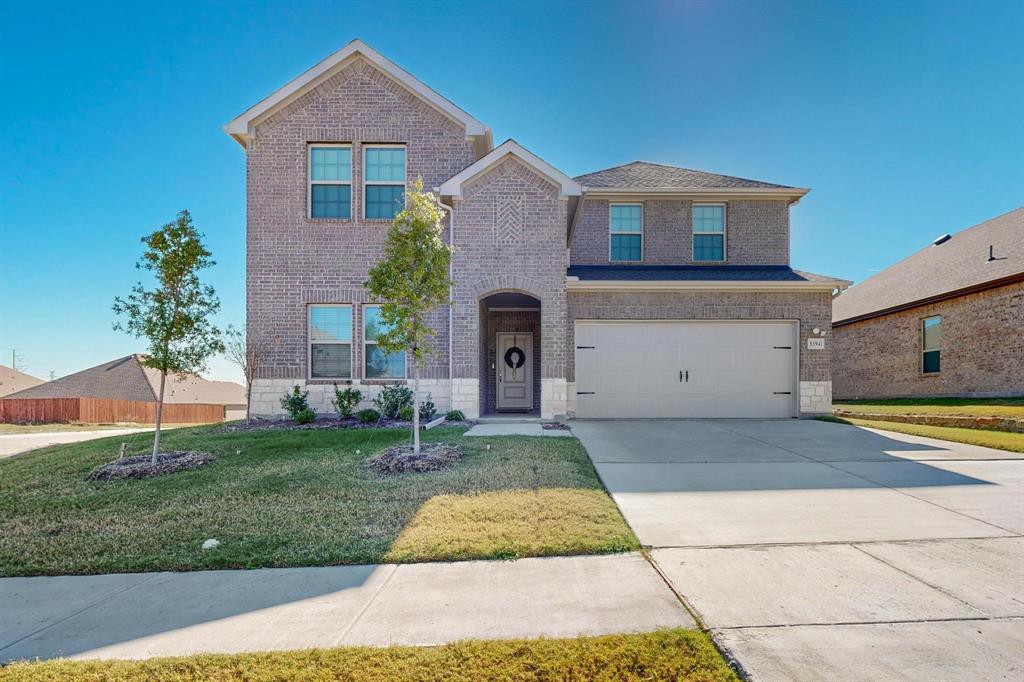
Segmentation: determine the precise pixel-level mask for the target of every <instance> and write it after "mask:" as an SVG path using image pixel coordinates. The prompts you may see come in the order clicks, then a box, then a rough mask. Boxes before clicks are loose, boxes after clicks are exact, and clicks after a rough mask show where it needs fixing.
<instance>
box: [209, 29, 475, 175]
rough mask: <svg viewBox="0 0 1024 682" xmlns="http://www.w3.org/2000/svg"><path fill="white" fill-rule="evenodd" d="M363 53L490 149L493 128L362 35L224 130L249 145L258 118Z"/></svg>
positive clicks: (273, 110) (252, 108)
mask: <svg viewBox="0 0 1024 682" xmlns="http://www.w3.org/2000/svg"><path fill="white" fill-rule="evenodd" d="M359 57H362V58H364V59H366V60H367V61H368V62H370V63H371V64H373V65H374V66H375V67H377V68H378V69H380V70H381V71H383V72H384V73H386V74H387V75H388V76H390V77H391V78H393V79H394V80H396V81H397V82H398V83H400V84H401V85H402V86H403V87H405V88H406V89H407V90H409V91H410V92H411V93H413V94H414V95H416V96H417V97H419V98H420V99H421V100H423V101H424V102H426V103H427V104H429V105H430V106H431V107H433V108H434V109H436V110H437V111H439V112H441V113H442V114H444V115H445V116H447V117H448V118H450V119H451V120H453V121H455V122H456V123H459V124H461V125H462V126H463V127H465V129H466V137H467V138H472V139H474V140H476V141H477V142H479V145H478V148H479V149H480V155H481V156H482V155H483V154H484V153H486V152H487V151H489V150H490V148H491V129H490V128H488V127H487V126H485V125H484V124H483V123H481V122H480V121H478V120H476V119H475V118H473V117H472V116H470V115H469V114H467V113H466V112H465V111H463V110H462V109H460V108H459V107H457V106H456V105H455V104H453V103H452V102H451V101H449V100H447V99H445V98H444V97H442V96H441V95H439V94H438V93H437V92H435V91H434V90H433V89H432V88H430V87H428V86H427V85H425V84H424V83H423V82H422V81H420V80H418V79H416V78H414V77H413V76H412V75H411V74H409V72H408V71H406V70H405V69H403V68H401V67H400V66H398V65H397V64H395V63H394V62H392V61H391V60H389V59H387V58H385V57H383V56H381V54H380V53H378V52H377V51H376V50H374V49H373V48H372V47H370V46H369V45H367V44H366V43H364V42H363V41H361V40H359V39H356V40H353V41H352V42H350V43H349V44H348V45H346V46H345V47H343V48H341V49H340V50H338V51H337V52H335V53H333V54H331V55H330V56H328V57H327V58H326V59H324V60H323V61H321V62H320V63H319V64H317V65H316V66H314V67H312V68H310V69H308V70H307V71H305V72H304V73H303V74H301V75H300V76H298V77H297V78H294V79H292V80H291V81H289V82H288V83H287V84H285V85H284V86H283V87H281V88H279V89H277V90H276V91H274V92H273V93H272V94H270V95H269V96H267V97H265V98H263V99H262V100H260V101H259V102H258V103H256V104H254V105H253V106H251V107H249V108H248V109H246V110H245V111H244V112H243V113H242V114H240V115H239V116H237V117H236V118H234V119H232V120H231V121H230V122H229V123H228V124H227V125H225V126H224V132H226V133H227V134H228V135H230V136H231V137H233V138H234V139H235V141H236V142H238V143H239V144H240V145H242V146H243V147H245V146H246V145H247V144H248V142H249V140H250V139H252V135H253V131H254V129H255V126H256V124H257V123H258V122H260V121H261V120H263V119H264V118H266V117H268V116H270V115H272V114H273V113H274V112H276V111H278V110H280V109H281V108H283V107H286V106H288V105H289V104H291V103H292V102H294V101H295V100H296V99H298V98H299V97H301V96H302V95H303V94H305V93H306V92H308V91H309V90H311V89H313V88H315V87H317V86H318V85H319V84H320V83H322V82H323V81H325V80H326V79H328V78H330V77H331V76H333V75H334V74H335V73H337V72H338V71H340V70H341V69H342V68H344V67H345V66H347V65H348V64H349V63H350V62H351V61H352V60H353V59H357V58H359Z"/></svg>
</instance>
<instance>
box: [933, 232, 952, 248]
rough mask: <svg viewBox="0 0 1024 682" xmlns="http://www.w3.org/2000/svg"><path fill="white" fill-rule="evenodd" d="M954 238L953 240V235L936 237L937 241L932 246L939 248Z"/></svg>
mask: <svg viewBox="0 0 1024 682" xmlns="http://www.w3.org/2000/svg"><path fill="white" fill-rule="evenodd" d="M952 238H953V235H951V234H944V235H942V236H941V237H936V238H935V241H933V242H932V245H933V246H938V245H939V244H943V243H945V242H948V241H949V240H950V239H952Z"/></svg>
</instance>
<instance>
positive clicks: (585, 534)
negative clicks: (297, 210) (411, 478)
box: [385, 488, 640, 562]
mask: <svg viewBox="0 0 1024 682" xmlns="http://www.w3.org/2000/svg"><path fill="white" fill-rule="evenodd" d="M639 548H640V545H639V543H638V541H637V539H636V536H634V535H633V533H632V532H631V531H630V530H629V527H628V526H627V525H626V522H625V520H624V519H623V518H622V514H621V513H619V509H618V507H616V506H615V503H614V502H612V500H611V498H609V497H608V495H607V494H605V492H604V491H603V490H581V489H578V488H542V489H539V490H505V491H500V492H491V493H480V494H477V495H439V496H438V497H435V498H433V499H431V500H429V501H428V502H427V503H426V504H425V505H423V507H421V508H420V510H419V511H418V512H417V513H416V516H414V517H413V519H412V521H410V522H409V524H408V525H407V526H406V527H405V530H403V531H402V534H401V535H400V536H398V540H397V541H396V542H395V544H394V546H393V547H392V548H391V549H390V550H389V551H388V553H387V554H386V555H385V558H386V559H387V560H388V561H399V562H415V561H434V560H452V561H456V560H460V559H469V558H488V559H514V558H518V557H524V556H553V555H567V554H596V553H601V552H627V551H632V550H635V549H639Z"/></svg>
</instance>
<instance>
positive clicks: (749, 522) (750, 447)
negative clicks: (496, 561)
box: [572, 420, 1024, 680]
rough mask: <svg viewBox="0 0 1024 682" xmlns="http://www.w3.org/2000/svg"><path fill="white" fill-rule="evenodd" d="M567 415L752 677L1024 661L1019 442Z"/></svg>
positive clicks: (1011, 666)
mask: <svg viewBox="0 0 1024 682" xmlns="http://www.w3.org/2000/svg"><path fill="white" fill-rule="evenodd" d="M572 428H573V432H574V433H575V434H576V435H577V436H578V437H579V438H580V440H581V441H582V442H583V444H584V446H586V448H587V451H588V452H589V453H590V456H591V458H592V459H593V461H594V464H595V466H596V467H597V470H598V473H599V474H600V476H601V479H602V480H603V481H604V483H605V485H606V486H607V487H608V489H609V491H610V492H611V493H612V496H613V497H614V498H615V501H616V502H617V503H618V505H619V507H620V508H621V509H622V512H623V514H624V515H625V517H626V520H627V521H628V522H629V523H630V525H631V526H632V527H633V530H634V531H635V532H636V534H637V536H638V537H639V538H640V541H641V542H642V543H643V544H645V545H648V546H650V547H652V548H653V549H652V552H651V553H652V556H653V557H654V559H655V561H656V563H657V565H658V566H659V568H660V570H661V571H662V572H663V573H664V574H665V576H666V577H667V579H668V580H669V581H670V582H671V584H672V585H673V587H674V588H675V589H676V591H677V592H678V593H679V594H680V595H681V596H682V597H683V598H684V599H685V600H686V601H687V602H688V603H689V605H690V606H691V607H692V608H693V609H694V610H695V611H696V612H697V613H698V614H699V615H700V616H701V617H702V618H703V620H704V621H705V623H706V625H707V626H708V627H710V628H711V629H712V630H713V632H714V633H715V637H716V639H717V641H719V643H720V644H721V645H722V646H723V647H725V648H727V649H728V650H730V651H731V652H732V653H733V654H734V655H735V656H736V658H737V659H738V660H739V662H740V663H741V664H742V665H743V666H744V667H745V669H746V670H747V672H748V673H749V674H750V675H751V676H752V677H753V678H754V679H759V680H783V679H785V680H793V679H795V680H820V679H842V680H860V679H864V680H879V679H901V678H914V679H942V680H957V679H963V680H977V679H987V680H991V679H1021V677H1022V675H1024V537H1022V534H1024V455H1017V454H1014V453H1009V452H1004V451H1001V450H991V449H988V448H981V447H975V446H969V445H960V444H957V443H949V442H946V441H939V440H933V439H927V438H918V437H914V436H904V435H901V434H895V433H889V432H884V431H873V430H869V429H862V428H859V427H854V426H846V425H841V424H830V423H825V422H818V421H797V420H779V421H756V420H750V421H747V420H742V421H741V420H693V421H667V420H666V421H662V420H649V421H648V420H644V421H590V422H587V421H577V422H574V423H573V427H572Z"/></svg>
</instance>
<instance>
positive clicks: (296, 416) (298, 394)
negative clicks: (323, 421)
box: [281, 384, 316, 424]
mask: <svg viewBox="0 0 1024 682" xmlns="http://www.w3.org/2000/svg"><path fill="white" fill-rule="evenodd" d="M307 398H309V391H303V390H301V389H300V388H299V386H298V384H296V385H295V388H293V389H292V392H291V393H285V394H284V397H283V398H281V407H282V408H284V411H285V412H287V413H288V415H289V416H290V417H291V418H292V421H294V422H295V423H297V424H308V423H310V422H311V421H313V420H314V419H316V413H315V412H313V410H311V409H310V407H309V401H308V400H307ZM300 417H301V419H302V421H300Z"/></svg>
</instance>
